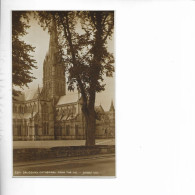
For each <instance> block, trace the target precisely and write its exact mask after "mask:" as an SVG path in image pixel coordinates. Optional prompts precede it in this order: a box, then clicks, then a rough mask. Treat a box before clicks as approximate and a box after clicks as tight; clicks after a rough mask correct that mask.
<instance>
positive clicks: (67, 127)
mask: <svg viewBox="0 0 195 195" xmlns="http://www.w3.org/2000/svg"><path fill="white" fill-rule="evenodd" d="M66 135H70V125H66Z"/></svg>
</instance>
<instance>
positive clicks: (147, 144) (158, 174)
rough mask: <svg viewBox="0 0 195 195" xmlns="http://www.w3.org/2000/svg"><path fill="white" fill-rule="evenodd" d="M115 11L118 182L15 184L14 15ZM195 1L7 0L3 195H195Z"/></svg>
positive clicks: (3, 30)
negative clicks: (17, 12)
mask: <svg viewBox="0 0 195 195" xmlns="http://www.w3.org/2000/svg"><path fill="white" fill-rule="evenodd" d="M18 9H19V10H54V9H57V10H73V9H74V10H89V9H97V10H102V9H107V10H108V9H109V10H115V11H116V12H115V13H116V44H115V45H116V118H117V122H116V123H117V128H116V129H117V178H116V179H62V178H54V179H51V178H39V179H37V178H20V179H19V178H12V169H11V167H12V162H11V159H12V157H11V154H12V152H11V151H12V147H11V146H12V144H11V32H10V29H11V28H10V27H11V18H10V16H11V10H18ZM194 10H195V2H194V1H187V2H183V1H171V2H168V1H165V2H161V1H157V2H154V1H147V2H143V1H127V0H121V1H119V0H115V1H111V0H104V1H103V0H99V1H87V0H84V1H75V0H71V1H64V0H55V1H45V0H42V1H40V0H33V1H27V0H3V1H2V4H1V26H2V28H1V62H3V63H1V72H2V73H3V77H1V78H3V79H4V83H3V88H2V93H1V94H2V96H3V100H1V108H2V110H3V114H2V116H1V126H2V129H3V132H2V139H1V194H3V195H13V194H14V195H26V194H28V195H36V194H47V195H50V194H64V193H71V194H85V195H88V194H94V195H96V194H98V195H99V194H117V195H118V194H121V193H125V194H133V195H134V194H138V195H142V194H149V195H156V194H162V195H164V194H171V195H172V194H178V195H180V194H183V195H186V194H188V195H191V194H192V195H194V194H195V186H194V183H195V132H194V130H195V120H194V118H195V68H194V66H195V36H194V35H195V12H194Z"/></svg>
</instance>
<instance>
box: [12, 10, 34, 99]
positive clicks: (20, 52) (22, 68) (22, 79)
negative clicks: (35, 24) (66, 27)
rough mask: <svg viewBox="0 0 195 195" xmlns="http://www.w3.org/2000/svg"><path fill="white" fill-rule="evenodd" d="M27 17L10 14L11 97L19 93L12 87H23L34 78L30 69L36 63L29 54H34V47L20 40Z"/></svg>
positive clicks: (16, 13)
mask: <svg viewBox="0 0 195 195" xmlns="http://www.w3.org/2000/svg"><path fill="white" fill-rule="evenodd" d="M27 22H29V17H28V14H27V12H23V11H13V12H12V83H13V95H14V96H16V95H19V94H20V91H18V90H15V89H14V86H18V87H21V88H22V87H23V86H28V85H27V84H28V83H30V82H32V81H33V79H35V77H33V76H32V73H31V70H32V68H37V67H36V66H35V63H36V61H35V60H34V59H33V56H32V55H31V52H34V49H35V48H34V47H32V46H31V45H28V44H26V43H25V42H24V41H22V40H21V37H23V36H24V35H26V34H27V31H26V30H27V28H29V25H27Z"/></svg>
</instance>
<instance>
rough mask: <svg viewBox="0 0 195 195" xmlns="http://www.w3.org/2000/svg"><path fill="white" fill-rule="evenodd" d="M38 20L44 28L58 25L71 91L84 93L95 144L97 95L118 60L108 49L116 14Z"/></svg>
mask: <svg viewBox="0 0 195 195" xmlns="http://www.w3.org/2000/svg"><path fill="white" fill-rule="evenodd" d="M38 18H39V21H40V23H41V25H42V26H43V27H44V28H46V27H48V28H50V29H51V24H52V26H53V25H56V28H57V32H58V44H59V53H60V55H61V56H62V58H63V61H64V63H65V67H66V71H67V73H68V81H67V83H68V89H69V90H74V88H75V87H76V88H77V89H78V90H79V92H80V93H81V97H82V112H83V114H84V116H85V124H86V145H95V124H96V113H95V109H94V108H95V98H96V93H99V92H101V91H103V90H105V84H104V83H103V81H104V79H103V76H104V75H106V76H112V73H113V72H114V66H113V63H114V57H113V55H112V54H111V53H109V52H108V49H107V41H108V38H110V37H111V36H112V34H113V30H114V12H113V11H80V12H78V11H77V12H76V11H66V12H64V11H55V12H38ZM52 21H55V22H52Z"/></svg>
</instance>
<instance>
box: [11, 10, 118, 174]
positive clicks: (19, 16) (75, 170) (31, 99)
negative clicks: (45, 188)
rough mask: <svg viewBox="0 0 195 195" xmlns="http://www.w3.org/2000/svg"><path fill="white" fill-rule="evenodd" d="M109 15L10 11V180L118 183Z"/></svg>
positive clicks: (112, 24)
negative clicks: (114, 180) (87, 179)
mask: <svg viewBox="0 0 195 195" xmlns="http://www.w3.org/2000/svg"><path fill="white" fill-rule="evenodd" d="M114 50H115V48H114V11H112V10H104V11H101V10H97V11H82V10H81V11H71V10H70V11H25V10H22V11H19V10H18V11H16V10H15V11H12V138H13V176H14V177H42V176H44V177H52V176H54V177H69V176H70V177H74V176H75V177H91V176H92V177H96V176H98V177H99V176H108V177H110V176H111V177H115V176H116V170H115V135H116V133H115V64H114V63H115V59H114V58H115V51H114Z"/></svg>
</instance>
